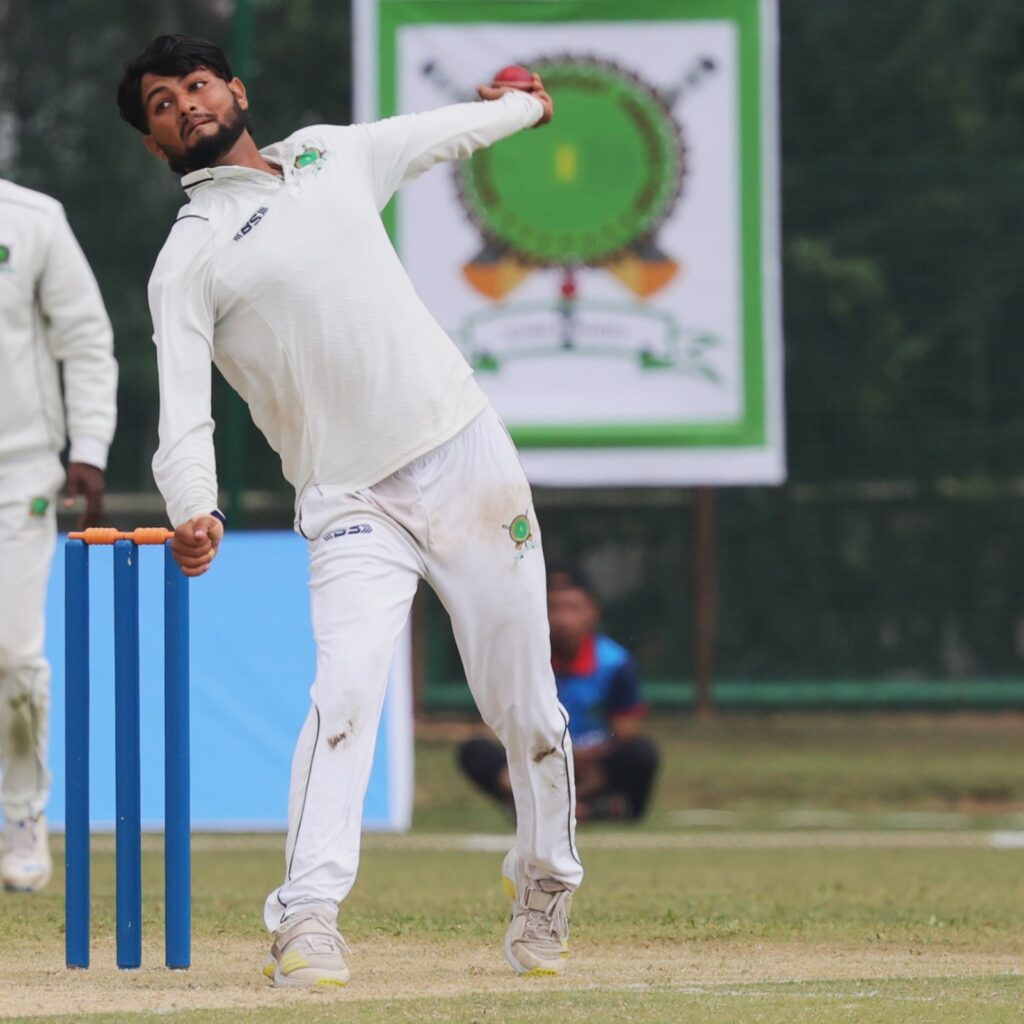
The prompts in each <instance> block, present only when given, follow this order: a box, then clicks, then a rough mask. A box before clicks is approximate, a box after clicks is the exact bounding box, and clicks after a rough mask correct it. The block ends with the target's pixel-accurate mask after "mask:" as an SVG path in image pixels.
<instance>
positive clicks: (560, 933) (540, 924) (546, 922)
mask: <svg viewBox="0 0 1024 1024" xmlns="http://www.w3.org/2000/svg"><path fill="white" fill-rule="evenodd" d="M568 932H569V893H568V891H567V890H564V889H563V890H562V891H561V892H557V893H555V894H554V895H553V896H552V897H551V899H550V901H549V902H548V905H547V907H545V908H544V910H528V911H527V915H526V929H525V933H526V935H527V936H528V937H529V938H531V939H533V940H534V941H538V940H540V941H547V940H549V939H554V940H555V942H557V943H558V944H559V945H561V943H562V940H563V939H564V938H565V937H566V935H567V934H568Z"/></svg>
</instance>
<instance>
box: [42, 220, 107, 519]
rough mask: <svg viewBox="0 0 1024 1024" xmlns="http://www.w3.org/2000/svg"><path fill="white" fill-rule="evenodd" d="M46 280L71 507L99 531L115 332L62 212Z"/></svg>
mask: <svg viewBox="0 0 1024 1024" xmlns="http://www.w3.org/2000/svg"><path fill="white" fill-rule="evenodd" d="M52 229H53V233H52V235H51V236H50V241H49V245H48V247H47V252H46V261H45V263H44V265H43V269H42V273H41V275H40V278H39V284H38V292H37V301H38V303H39V309H40V311H41V313H42V315H43V320H44V322H45V324H46V343H47V345H48V347H49V349H50V351H51V353H52V354H53V357H54V358H55V359H56V360H57V361H58V362H60V363H61V364H62V371H63V377H64V404H65V409H66V413H67V428H68V436H69V438H70V440H71V447H70V450H69V452H68V472H67V487H66V496H65V500H64V504H65V507H69V506H70V505H71V504H72V503H73V501H74V499H75V498H76V497H78V496H79V495H81V496H83V497H84V498H85V501H86V508H85V512H84V514H83V515H82V516H81V517H80V518H79V520H78V528H79V529H84V528H85V527H87V526H95V525H98V524H99V522H100V519H101V517H102V515H103V494H104V490H105V482H104V477H103V471H104V470H105V469H106V466H107V451H108V449H109V448H110V442H111V441H112V440H113V437H114V425H115V423H116V421H117V363H116V362H115V361H114V346H113V332H112V331H111V327H110V319H109V317H108V316H107V311H106V309H105V308H104V306H103V298H102V297H101V295H100V290H99V287H98V285H97V284H96V279H95V277H93V274H92V270H90V268H89V264H88V262H87V261H86V258H85V255H84V254H83V253H82V250H81V248H80V247H79V245H78V242H77V241H76V239H75V236H74V234H73V233H72V231H71V227H70V225H69V224H68V222H67V219H66V217H65V216H64V211H63V210H62V209H60V208H58V209H57V210H56V212H55V214H54V217H53V221H52Z"/></svg>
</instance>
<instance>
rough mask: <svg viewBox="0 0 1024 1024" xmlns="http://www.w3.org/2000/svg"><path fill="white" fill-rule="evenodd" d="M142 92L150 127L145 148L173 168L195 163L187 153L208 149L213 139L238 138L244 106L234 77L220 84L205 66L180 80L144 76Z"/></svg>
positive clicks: (240, 87) (244, 96) (243, 95)
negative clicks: (168, 162) (178, 165)
mask: <svg viewBox="0 0 1024 1024" xmlns="http://www.w3.org/2000/svg"><path fill="white" fill-rule="evenodd" d="M141 91H142V102H143V107H144V109H145V111H146V118H147V121H148V126H149V134H148V135H147V136H146V139H145V142H146V148H147V149H149V151H150V152H151V153H153V154H154V155H156V156H159V157H160V158H161V159H164V160H168V161H170V163H171V165H172V166H174V165H175V164H180V165H183V166H186V167H188V166H192V165H194V163H195V161H194V160H193V159H192V158H191V157H192V155H193V154H194V153H200V154H201V153H202V152H203V151H204V150H209V149H210V148H211V147H210V144H211V142H212V141H213V140H214V139H215V138H217V137H218V136H219V137H230V136H232V135H233V136H234V138H237V137H238V134H239V133H238V132H237V131H236V129H237V128H238V126H239V124H240V123H241V122H243V121H244V115H243V113H242V112H243V111H245V110H246V109H247V108H248V106H249V103H248V99H247V98H246V95H245V87H244V86H243V85H242V83H241V82H240V81H239V80H238V79H237V78H233V79H232V80H231V81H230V82H225V81H224V79H223V78H220V77H219V76H217V75H215V74H214V73H213V72H212V71H210V70H208V69H207V68H196V69H195V70H194V71H190V72H189V73H188V74H187V75H183V76H181V77H180V78H178V77H175V76H173V75H154V74H145V75H143V76H142V88H141ZM232 141H233V140H232ZM212 162H213V161H212V160H211V161H209V163H212ZM201 165H203V166H207V165H208V164H201Z"/></svg>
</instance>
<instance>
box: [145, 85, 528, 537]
mask: <svg viewBox="0 0 1024 1024" xmlns="http://www.w3.org/2000/svg"><path fill="white" fill-rule="evenodd" d="M542 113H543V108H542V106H541V104H540V102H539V101H538V100H537V99H535V98H534V97H532V96H530V95H528V94H526V93H523V92H513V93H508V94H506V95H505V96H503V97H502V98H501V99H500V100H495V101H492V102H480V103H465V104H457V105H454V106H449V107H444V108H441V109H440V110H434V111H431V112H429V113H425V114H408V115H403V116H400V117H393V118H389V119H387V120H384V121H378V122H375V123H372V124H356V125H349V126H345V127H335V126H328V125H317V126H314V127H311V128H304V129H302V130H301V131H298V132H295V133H294V134H293V135H291V136H290V137H289V138H287V139H285V140H284V141H283V142H279V143H276V144H274V145H272V146H269V147H267V148H266V149H263V150H261V152H262V154H263V156H264V157H265V158H266V160H267V161H268V162H270V163H272V164H274V165H277V166H279V167H280V168H281V169H282V171H283V177H278V176H276V175H272V174H269V173H266V172H263V171H258V170H254V169H252V168H246V167H234V166H228V167H212V168H207V169H205V170H200V171H195V172H193V173H191V174H188V175H186V176H185V177H184V178H182V186H183V188H184V189H185V191H186V193H187V194H188V197H189V202H188V204H187V205H186V206H185V207H183V208H182V210H181V211H180V213H179V215H178V218H177V220H176V221H175V222H174V225H173V226H172V228H171V232H170V235H169V236H168V239H167V242H166V243H165V245H164V247H163V250H162V251H161V253H160V255H159V257H158V259H157V263H156V266H155V268H154V270H153V275H152V278H151V279H150V286H149V301H150V308H151V311H152V315H153V324H154V340H155V342H156V346H157V359H158V366H159V375H160V446H159V449H158V450H157V453H156V455H155V456H154V459H153V474H154V476H155V478H156V482H157V485H158V486H159V488H160V490H161V492H162V493H163V495H164V498H165V500H166V502H167V509H168V515H169V517H170V520H171V522H172V523H173V524H174V525H175V526H177V525H180V524H181V523H182V522H185V521H186V520H188V519H191V518H193V517H194V516H196V515H201V514H208V513H209V512H210V510H211V509H213V508H215V507H216V505H217V477H216V467H215V464H214V450H213V420H212V417H211V412H210V363H211V360H212V361H213V363H215V364H216V366H217V367H218V369H219V370H220V371H221V373H222V374H223V375H224V377H225V378H226V379H227V381H228V383H229V384H230V385H231V386H232V387H233V388H234V389H235V390H236V391H237V392H238V393H239V394H240V395H241V396H242V398H243V399H245V401H246V402H247V403H248V406H249V409H250V411H251V413H252V417H253V420H254V421H255V423H256V425H257V426H258V427H259V428H260V430H261V431H262V432H263V433H264V435H265V436H266V438H267V440H268V442H269V443H270V445H271V447H272V448H274V450H275V451H276V452H277V453H278V454H279V455H280V457H281V464H282V469H283V472H284V475H285V477H286V478H287V479H288V480H289V482H290V483H291V484H292V485H293V486H294V487H295V490H296V501H297V503H298V502H299V501H300V500H301V496H302V494H303V493H304V492H305V490H306V489H307V488H308V487H310V486H312V485H318V486H331V487H338V488H341V489H344V490H345V491H357V490H359V489H361V488H364V487H368V486H371V485H372V484H375V483H377V482H378V481H380V480H382V479H384V477H386V476H388V475H390V474H391V473H393V472H395V471H396V470H398V469H400V468H401V467H402V466H404V465H406V464H407V463H409V462H411V461H412V460H413V459H415V458H417V457H418V456H420V455H422V454H424V453H425V452H427V451H430V450H431V449H432V448H435V447H437V446H438V445H440V444H442V443H443V442H445V441H447V440H448V439H449V438H451V437H452V436H453V435H454V434H456V433H457V432H458V431H459V430H461V429H462V428H463V427H464V426H465V425H466V424H467V423H469V422H470V420H472V419H473V418H474V417H475V416H476V415H477V414H478V413H479V412H480V411H481V410H482V409H483V408H484V407H485V405H486V399H485V398H484V395H483V393H482V392H481V391H480V389H479V387H478V386H477V384H476V382H475V381H474V379H473V375H472V370H471V368H470V367H469V364H468V363H467V362H466V361H465V359H463V358H462V355H461V354H460V353H459V351H458V349H457V348H456V346H455V344H454V343H453V342H452V341H451V339H449V338H448V336H447V335H446V334H445V332H444V331H443V330H442V328H441V327H440V326H439V325H438V323H437V322H436V321H435V320H434V318H433V317H432V316H431V315H430V313H429V312H428V311H427V308H426V307H425V306H424V304H423V302H422V301H421V300H420V298H419V297H418V296H417V294H416V292H415V290H414V289H413V286H412V282H411V281H410V280H409V278H408V276H407V274H406V273H405V270H404V268H403V267H402V265H401V263H400V262H399V259H398V256H397V254H396V253H395V250H394V248H393V247H392V245H391V241H390V239H389V238H388V235H387V232H386V231H385V229H384V225H383V223H382V221H381V218H380V211H381V210H382V209H383V208H384V206H385V205H386V204H387V202H388V200H389V199H390V198H391V196H392V195H393V194H394V192H395V191H396V190H397V189H398V188H400V187H401V186H402V185H404V184H406V183H408V182H410V181H412V180H413V179H414V178H416V177H417V176H419V175H420V174H422V173H423V172H424V171H425V170H427V169H428V168H430V167H432V166H433V165H434V164H436V163H439V162H440V161H443V160H453V159H458V158H463V157H467V156H469V155H470V154H471V153H472V152H473V151H474V150H476V149H478V148H480V147H482V146H487V145H490V144H491V143H493V142H496V141H498V140H499V139H502V138H504V137H505V136H508V135H511V134H512V133H513V132H516V131H518V130H519V129H522V128H526V127H529V126H531V125H533V124H536V123H537V121H539V120H540V117H541V115H542Z"/></svg>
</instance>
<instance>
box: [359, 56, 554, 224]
mask: <svg viewBox="0 0 1024 1024" xmlns="http://www.w3.org/2000/svg"><path fill="white" fill-rule="evenodd" d="M534 78H535V79H536V88H534V86H533V85H531V86H529V87H523V88H515V87H513V86H508V85H503V86H494V87H491V86H481V87H480V90H479V91H480V94H481V96H485V95H486V98H487V102H484V103H456V104H454V105H452V106H449V107H441V108H440V109H439V110H430V111H427V112H426V113H423V114H402V115H400V116H398V117H389V118H388V119H387V120H384V121H376V122H374V123H373V124H369V125H365V126H364V127H365V130H366V131H367V132H368V133H369V139H370V151H371V154H372V159H373V177H374V192H375V196H376V200H377V208H378V209H383V208H384V207H385V206H386V205H387V203H388V200H389V199H390V198H391V197H392V195H394V193H395V192H396V191H397V190H398V189H399V188H401V187H402V186H403V185H407V184H408V183H409V182H410V181H413V180H414V179H416V178H418V177H419V176H420V175H421V174H422V173H423V172H424V171H426V170H429V169H430V168H431V167H433V166H434V165H435V164H438V163H441V162H442V161H445V160H461V159H464V158H465V157H468V156H470V155H471V154H472V153H473V152H475V151H476V150H478V149H482V148H484V147H485V146H490V145H491V144H492V143H495V142H497V141H498V140H499V139H504V138H506V137H507V136H509V135H512V134H514V133H515V132H517V131H521V130H522V129H523V128H530V127H533V126H534V125H537V124H542V123H546V122H547V121H548V120H550V119H551V98H550V97H549V96H548V94H547V93H546V92H544V89H543V85H542V84H541V82H540V79H539V78H538V77H537V76H536V75H535V76H534Z"/></svg>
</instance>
